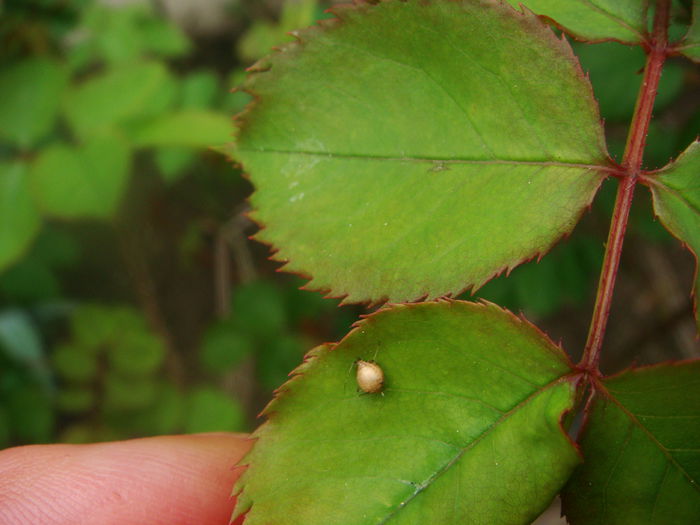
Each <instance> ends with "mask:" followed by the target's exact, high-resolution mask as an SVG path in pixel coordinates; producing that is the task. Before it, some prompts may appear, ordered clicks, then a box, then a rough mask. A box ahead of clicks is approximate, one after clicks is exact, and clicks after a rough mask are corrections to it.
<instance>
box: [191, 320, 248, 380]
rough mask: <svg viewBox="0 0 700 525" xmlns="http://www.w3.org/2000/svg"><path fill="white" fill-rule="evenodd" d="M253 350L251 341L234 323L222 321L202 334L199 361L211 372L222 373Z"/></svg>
mask: <svg viewBox="0 0 700 525" xmlns="http://www.w3.org/2000/svg"><path fill="white" fill-rule="evenodd" d="M252 352H253V343H252V341H251V340H250V338H249V337H248V336H247V335H246V334H245V333H242V332H241V330H240V328H239V327H238V325H237V324H236V323H232V322H230V321H222V322H219V323H216V324H214V325H213V326H211V327H210V328H209V329H208V330H207V332H206V334H205V335H204V341H203V343H202V351H201V354H200V362H201V363H202V368H204V370H206V371H207V372H209V373H211V374H223V373H226V372H228V371H230V370H231V369H232V368H234V367H235V366H236V365H238V364H239V363H240V362H241V361H242V360H243V359H245V358H246V357H247V356H248V355H250V354H251V353H252Z"/></svg>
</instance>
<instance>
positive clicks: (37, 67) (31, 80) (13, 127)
mask: <svg viewBox="0 0 700 525" xmlns="http://www.w3.org/2000/svg"><path fill="white" fill-rule="evenodd" d="M66 80H67V77H66V72H65V71H64V69H63V67H62V66H61V65H60V64H58V63H56V62H52V61H49V60H46V59H38V58H37V59H31V60H24V61H22V62H18V63H16V64H13V65H11V66H5V67H4V68H3V69H2V71H0V93H2V96H0V137H2V138H3V139H4V140H8V141H10V142H12V143H13V144H15V145H17V146H19V147H20V148H29V147H31V146H33V145H35V143H36V142H37V141H38V140H40V139H41V138H43V137H44V135H46V134H47V133H48V132H49V131H50V130H51V128H52V127H53V124H54V121H55V119H56V115H57V113H58V103H59V100H60V95H61V93H62V91H63V88H64V86H65V84H66Z"/></svg>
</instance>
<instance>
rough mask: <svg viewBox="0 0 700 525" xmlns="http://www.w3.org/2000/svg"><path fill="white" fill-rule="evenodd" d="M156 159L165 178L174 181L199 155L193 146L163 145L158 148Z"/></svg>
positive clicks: (167, 180)
mask: <svg viewBox="0 0 700 525" xmlns="http://www.w3.org/2000/svg"><path fill="white" fill-rule="evenodd" d="M155 160H156V164H157V165H158V169H159V170H160V174H161V176H162V177H163V180H165V182H169V183H173V182H175V181H177V180H179V179H180V177H182V176H183V175H184V174H185V172H186V171H187V169H188V168H189V167H190V166H192V164H193V163H194V162H195V161H196V160H197V155H196V153H195V152H194V151H193V150H192V149H191V148H187V147H182V146H163V147H161V148H158V149H157V150H156V158H155Z"/></svg>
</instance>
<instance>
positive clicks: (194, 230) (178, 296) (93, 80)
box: [0, 0, 700, 448]
mask: <svg viewBox="0 0 700 525" xmlns="http://www.w3.org/2000/svg"><path fill="white" fill-rule="evenodd" d="M271 5H272V3H270V4H269V5H268V4H267V3H264V2H240V3H237V4H236V6H237V7H236V9H235V16H236V17H237V18H236V22H237V23H236V24H233V25H234V26H235V27H236V30H235V31H234V33H233V34H230V35H225V36H224V37H221V39H220V40H216V42H217V45H216V46H212V45H211V43H210V42H209V41H208V40H207V39H208V38H211V37H206V38H194V37H192V36H191V35H188V34H186V33H185V32H184V31H183V30H182V29H180V27H179V26H178V25H177V24H175V23H173V22H172V21H170V20H169V19H168V18H167V17H165V16H164V15H163V13H162V12H161V11H160V10H159V9H158V7H159V4H158V3H156V2H146V1H144V2H136V3H128V4H127V5H124V6H120V7H114V6H108V5H105V4H103V3H98V2H96V1H95V0H62V1H61V2H55V1H52V0H29V1H27V0H6V2H5V3H4V4H3V6H2V8H1V9H2V18H1V20H0V448H2V447H5V446H10V445H17V444H24V443H42V442H51V441H56V440H61V441H65V442H76V443H82V442H89V441H99V440H108V439H123V438H128V437H135V436H144V435H153V434H164V433H172V432H203V431H214V430H229V431H237V430H249V429H251V428H252V424H253V419H252V418H253V416H254V415H255V414H256V413H257V412H258V411H259V410H260V408H261V407H262V405H263V404H264V403H265V402H266V401H267V399H269V397H270V393H271V391H272V390H273V389H275V388H277V387H279V386H280V384H282V383H283V382H284V381H285V380H286V378H287V375H288V374H289V373H290V371H291V370H292V369H293V368H295V367H296V366H298V365H299V364H300V363H301V360H302V357H303V354H304V353H305V352H306V351H308V350H309V349H310V348H311V347H312V346H314V345H317V344H320V343H322V342H325V341H333V340H338V339H339V338H340V337H342V336H343V335H344V334H345V333H346V332H347V331H348V329H349V327H350V326H351V324H352V323H353V321H355V320H356V319H357V316H358V314H359V313H360V312H362V309H361V308H351V307H343V308H337V307H336V305H337V301H332V300H328V299H324V298H322V296H321V295H320V294H318V293H315V292H307V291H300V290H299V289H298V288H299V286H301V285H302V284H303V281H302V280H301V279H298V278H293V277H290V276H286V277H284V276H277V275H275V274H274V273H273V272H272V270H273V267H272V265H270V264H268V263H266V261H265V257H266V256H267V252H266V251H265V250H264V249H261V248H260V247H258V246H255V245H253V244H250V243H247V241H246V240H245V236H246V235H247V234H250V233H252V231H251V230H250V228H248V227H245V226H244V227H242V229H240V231H237V232H234V233H235V235H237V236H238V237H237V238H238V241H236V240H235V239H234V238H233V237H231V236H230V235H229V234H230V231H229V229H228V227H229V226H228V225H229V224H230V221H231V219H232V217H237V216H239V215H240V213H239V211H240V210H241V209H243V208H244V207H245V205H244V199H245V197H246V196H247V194H248V193H249V192H250V187H249V186H248V185H247V184H246V183H245V182H244V181H243V179H242V178H240V176H239V175H240V173H239V172H238V171H236V169H235V168H232V167H231V166H230V165H229V164H227V163H226V161H225V160H224V159H223V158H221V157H220V156H219V155H218V154H216V153H214V152H213V151H212V149H214V150H224V149H225V148H224V147H223V145H224V144H225V143H227V142H229V141H230V140H231V137H232V135H233V132H234V129H233V121H232V119H231V116H232V115H233V114H234V113H237V112H240V111H241V110H243V108H244V107H245V105H246V104H248V103H249V102H250V100H251V97H250V95H248V94H247V93H244V92H233V93H229V90H230V89H231V88H233V87H235V86H237V85H240V84H241V83H242V81H243V78H244V76H245V71H244V68H245V67H248V66H250V65H252V64H253V63H254V62H255V61H257V60H258V59H259V58H261V57H262V56H264V55H265V54H267V53H268V52H269V51H270V48H272V47H273V46H278V45H280V44H284V43H285V42H290V41H292V40H293V37H292V36H291V35H289V34H288V33H289V32H290V31H293V30H296V29H299V28H303V27H305V26H309V25H311V24H312V23H313V22H314V20H318V19H320V18H323V17H327V16H329V15H327V14H324V10H325V9H326V8H327V7H328V2H322V1H320V0H285V1H284V2H281V3H279V6H280V7H279V9H278V10H277V11H275V10H274V9H272V8H271V7H270V6H271ZM231 12H233V7H231ZM573 46H574V49H575V52H576V53H577V55H579V57H580V59H581V63H582V68H583V69H584V71H586V72H587V73H588V74H589V75H590V78H591V82H592V83H593V87H594V92H595V95H596V97H597V99H598V100H599V102H600V106H601V116H602V118H604V119H605V121H606V132H607V133H608V137H607V138H608V142H609V144H610V149H611V153H612V154H613V155H614V156H615V157H616V158H618V159H619V157H620V155H621V151H622V148H623V147H624V141H625V135H624V133H625V129H626V126H627V124H628V122H629V120H630V118H631V115H632V112H633V110H634V101H635V98H636V90H637V87H638V85H639V81H640V79H641V75H639V74H638V72H639V70H640V68H641V67H642V65H643V59H644V57H643V53H642V52H641V51H639V50H638V49H636V48H629V47H626V46H622V45H620V44H616V43H604V44H595V45H586V44H580V43H573ZM214 48H215V49H216V52H214V51H213V49H214ZM222 50H223V51H222ZM630 78H636V79H637V80H636V81H635V83H633V84H630V82H629V79H630ZM699 86H700V77H699V76H698V74H697V71H696V70H694V69H692V67H691V66H689V64H688V62H687V61H678V62H675V61H671V62H669V64H668V67H667V68H666V70H665V72H664V77H663V79H662V84H661V87H660V94H659V98H658V100H657V107H656V117H657V118H656V119H655V120H654V122H653V124H652V128H651V129H650V137H649V143H650V148H648V150H647V155H648V156H647V164H648V165H649V166H652V167H659V166H662V165H663V164H665V163H666V162H667V161H668V160H669V159H670V158H672V157H674V156H675V155H677V154H678V152H679V151H681V150H682V149H684V147H685V146H686V145H687V144H688V143H689V142H690V141H691V140H692V139H693V138H694V137H695V136H696V134H697V130H698V128H699V126H700V112H698V104H697V100H696V101H695V103H694V104H693V103H691V104H690V105H688V103H687V101H688V100H691V101H692V99H693V93H695V94H696V93H697V90H698V88H699ZM695 99H697V97H695ZM688 107H690V108H691V110H690V111H689V110H688ZM613 201H614V187H613V185H611V184H606V185H604V187H603V189H602V191H601V193H600V195H599V196H598V198H597V199H596V201H595V203H594V205H593V206H592V210H591V212H590V213H589V214H587V216H586V217H584V220H583V221H582V222H581V224H580V225H579V226H578V227H577V229H576V231H575V232H574V233H573V235H572V236H571V238H570V239H567V240H563V241H562V242H560V243H559V244H558V245H557V246H556V247H555V248H554V249H553V251H552V252H551V253H549V254H547V255H546V256H545V257H543V258H542V260H541V261H539V262H538V261H531V262H529V263H526V264H524V265H522V266H520V267H517V268H515V269H514V270H513V272H512V273H511V274H510V275H509V276H505V275H503V276H501V277H498V278H496V279H494V280H493V281H491V282H489V283H487V284H486V285H485V286H484V287H483V288H482V289H480V290H478V291H477V292H476V296H478V297H483V298H486V299H490V300H493V301H495V302H497V303H498V304H501V305H503V306H506V307H508V308H510V309H512V310H514V311H519V310H522V311H523V312H525V313H526V314H527V315H528V317H529V318H531V319H532V320H535V321H536V320H538V319H541V318H545V317H547V316H552V315H554V314H556V313H557V312H559V311H561V310H562V308H565V307H568V308H577V307H581V306H582V305H585V304H587V303H588V302H589V301H590V300H591V299H592V295H593V293H594V285H595V281H596V279H597V276H598V269H599V267H600V264H601V258H602V253H603V243H604V241H605V237H606V234H607V227H608V221H609V217H610V213H611V210H612V204H613ZM635 206H636V208H635V209H634V210H633V213H632V221H631V225H630V231H631V233H632V235H639V236H643V237H644V238H645V239H648V240H651V241H653V242H668V241H669V239H670V236H669V235H668V234H667V233H666V232H665V230H663V229H662V228H661V227H660V226H659V225H658V223H656V222H655V221H654V220H653V219H652V218H651V217H652V215H651V213H650V210H649V205H648V201H647V200H646V199H637V203H636V204H635ZM173 209H174V210H176V211H175V212H173ZM154 224H156V225H158V226H159V227H160V229H156V227H155V226H154ZM224 233H226V235H223V234H224ZM141 237H144V238H145V241H142V242H141V244H139V242H138V241H139V239H141ZM221 239H224V240H223V241H222V240H221ZM241 239H242V241H241ZM173 245H174V246H173ZM221 246H223V247H224V249H225V251H224V253H225V254H226V255H227V256H228V254H229V253H233V254H234V259H235V260H236V263H235V264H231V261H230V260H228V259H226V265H227V267H228V268H229V273H226V272H224V273H223V274H220V273H217V271H214V270H213V269H212V268H214V267H216V263H215V259H216V258H217V255H216V253H218V252H217V250H219V249H220V248H221ZM241 252H246V253H244V254H242V253H241ZM243 255H245V257H249V258H250V259H251V261H252V262H253V263H254V264H253V266H254V270H253V271H252V273H251V271H250V270H248V271H247V272H248V273H246V271H244V268H243V267H244V265H243V264H242V263H241V262H240V259H241V258H242V256H243ZM245 257H243V258H245ZM227 275H228V277H227ZM202 276H204V279H202ZM212 281H213V282H214V286H211V282H212ZM192 283H195V284H192ZM210 288H212V289H210ZM213 289H217V291H218V292H221V293H222V294H223V295H222V296H223V301H222V302H221V304H219V306H218V307H215V306H214V305H215V303H216V301H215V299H214V293H213ZM136 304H138V307H137V306H135V305H136ZM115 305H119V306H115ZM178 312H185V314H184V315H183V314H178Z"/></svg>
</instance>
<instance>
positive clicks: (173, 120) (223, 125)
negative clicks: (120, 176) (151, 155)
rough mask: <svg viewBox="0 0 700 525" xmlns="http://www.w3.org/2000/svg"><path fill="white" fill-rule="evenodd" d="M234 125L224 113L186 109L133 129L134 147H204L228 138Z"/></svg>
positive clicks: (226, 140)
mask: <svg viewBox="0 0 700 525" xmlns="http://www.w3.org/2000/svg"><path fill="white" fill-rule="evenodd" d="M232 133H233V124H232V123H231V119H230V118H228V117H226V116H225V115H222V114H219V113H215V112H213V111H205V110H185V111H181V112H178V113H170V114H168V115H164V116H162V117H160V118H158V119H156V120H153V121H152V122H149V123H147V124H145V125H144V126H142V127H140V128H138V129H135V130H134V135H133V140H134V144H135V145H136V146H140V147H152V146H189V147H193V148H206V147H208V146H213V145H217V144H223V143H225V142H228V141H230V140H231V135H232Z"/></svg>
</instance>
